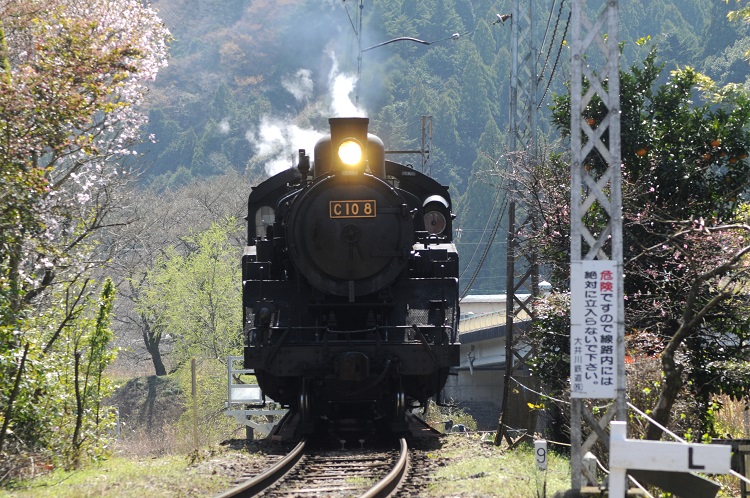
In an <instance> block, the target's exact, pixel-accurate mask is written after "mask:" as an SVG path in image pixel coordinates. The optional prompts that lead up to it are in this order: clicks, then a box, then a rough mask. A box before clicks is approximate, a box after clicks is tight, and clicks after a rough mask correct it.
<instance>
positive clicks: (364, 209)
mask: <svg viewBox="0 0 750 498" xmlns="http://www.w3.org/2000/svg"><path fill="white" fill-rule="evenodd" d="M328 211H329V216H330V217H331V218H375V200H374V199H372V200H367V201H329V203H328Z"/></svg>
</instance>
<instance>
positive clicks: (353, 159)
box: [339, 138, 362, 166]
mask: <svg viewBox="0 0 750 498" xmlns="http://www.w3.org/2000/svg"><path fill="white" fill-rule="evenodd" d="M339 159H341V162H342V163H344V165H345V166H357V165H359V164H360V163H361V162H362V144H361V143H359V142H358V141H357V140H354V139H353V138H347V139H346V140H344V141H343V142H341V144H340V145H339Z"/></svg>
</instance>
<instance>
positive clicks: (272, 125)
mask: <svg viewBox="0 0 750 498" xmlns="http://www.w3.org/2000/svg"><path fill="white" fill-rule="evenodd" d="M330 56H331V59H332V61H333V65H332V67H331V72H330V73H329V75H328V83H329V87H330V95H328V96H327V97H328V98H327V100H328V102H329V105H328V106H326V105H318V106H315V107H314V109H315V113H316V114H318V115H319V116H321V117H324V118H329V117H364V116H366V113H365V111H364V110H363V109H361V108H359V107H357V106H356V105H355V104H354V102H352V99H351V94H352V91H353V90H354V87H355V85H356V82H357V77H356V76H354V75H349V74H344V73H340V72H339V69H338V64H337V63H336V58H335V54H334V53H333V52H330ZM282 86H283V87H284V88H285V89H286V90H287V91H288V92H289V93H291V94H292V95H293V96H294V98H295V99H296V100H297V101H298V102H306V101H308V100H310V99H311V98H312V96H313V79H312V71H310V70H309V69H300V70H299V71H297V72H296V73H295V75H294V76H293V77H290V78H287V79H285V80H284V81H283V82H282ZM309 110H310V107H309V106H308V108H307V109H306V111H305V112H307V113H308V114H307V117H308V118H309V117H310V116H309ZM295 121H296V118H294V117H291V118H272V117H270V116H263V117H262V118H261V122H260V126H259V127H258V129H256V130H250V131H248V132H247V133H246V134H245V137H246V138H247V140H248V141H249V142H250V144H251V145H252V146H253V148H254V149H255V152H256V158H254V161H259V162H262V163H263V165H264V169H265V171H266V173H267V174H268V175H269V176H270V175H275V174H276V173H280V172H281V171H283V170H285V169H288V168H291V167H292V166H294V164H295V163H296V161H297V153H298V150H299V149H305V150H306V151H307V152H308V154H309V153H312V151H313V149H314V146H315V143H316V142H317V141H318V140H319V139H320V138H321V137H323V136H324V135H327V134H328V133H329V131H328V130H325V131H316V130H314V129H312V128H301V127H299V126H298V125H296V124H294V122H295Z"/></svg>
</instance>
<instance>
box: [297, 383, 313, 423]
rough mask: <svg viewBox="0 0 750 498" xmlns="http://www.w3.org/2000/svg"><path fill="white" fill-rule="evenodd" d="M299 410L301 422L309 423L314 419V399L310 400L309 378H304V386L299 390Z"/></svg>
mask: <svg viewBox="0 0 750 498" xmlns="http://www.w3.org/2000/svg"><path fill="white" fill-rule="evenodd" d="M297 411H298V412H299V419H300V422H301V423H303V424H307V423H309V422H310V421H311V420H312V401H311V400H310V383H309V382H308V381H307V379H302V387H301V388H300V390H299V398H298V401H297Z"/></svg>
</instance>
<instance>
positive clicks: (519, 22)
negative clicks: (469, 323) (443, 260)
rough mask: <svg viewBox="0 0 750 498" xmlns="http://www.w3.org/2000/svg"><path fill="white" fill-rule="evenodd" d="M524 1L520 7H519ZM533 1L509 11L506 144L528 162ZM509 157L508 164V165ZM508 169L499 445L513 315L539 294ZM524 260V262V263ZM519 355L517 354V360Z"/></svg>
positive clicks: (531, 152)
mask: <svg viewBox="0 0 750 498" xmlns="http://www.w3.org/2000/svg"><path fill="white" fill-rule="evenodd" d="M522 3H523V5H521V4H522ZM533 3H534V2H533V0H514V1H513V8H512V15H511V77H510V143H509V144H508V145H509V147H508V148H509V150H510V151H511V152H512V153H513V158H512V161H525V162H533V161H536V160H537V154H538V150H537V128H538V127H537V101H538V99H537V86H538V79H537V50H536V46H535V43H534V36H533V28H534V23H533V19H534V16H533V14H534V12H533ZM512 161H509V165H508V167H509V168H510V167H512V164H511V163H512ZM513 174H514V173H511V175H510V179H509V181H508V185H509V188H508V194H507V195H509V196H510V198H509V200H508V239H507V246H506V247H507V252H506V286H505V288H506V291H505V292H506V308H505V310H506V313H505V379H504V383H503V399H502V414H501V417H500V421H499V422H498V428H497V433H496V434H497V435H496V438H495V444H497V445H499V444H500V443H501V442H502V439H503V437H505V439H507V440H508V442H509V443H512V441H511V438H510V437H509V435H508V432H507V430H506V429H507V425H508V409H507V408H508V405H509V399H510V389H511V385H510V383H511V377H512V376H513V373H514V372H515V370H516V369H517V368H518V366H519V364H518V363H516V357H519V356H520V355H518V354H517V351H516V350H515V349H514V348H513V346H514V338H515V337H516V334H515V333H514V332H516V329H517V326H516V323H515V322H516V320H515V318H516V315H517V314H519V313H521V312H525V313H527V314H529V315H530V314H531V311H530V305H531V299H532V297H533V296H535V295H537V294H538V293H539V270H538V267H537V264H536V258H535V257H534V252H533V248H532V247H530V246H529V245H528V244H524V242H526V240H525V238H524V236H523V235H522V232H523V231H524V229H526V230H527V231H528V230H530V228H529V225H531V226H532V227H533V225H534V222H533V219H534V215H533V213H530V212H528V211H527V212H526V215H527V218H526V219H525V220H524V221H523V222H522V223H520V224H517V223H516V208H517V207H522V206H517V201H518V200H519V199H517V198H516V195H515V189H516V186H515V185H514V183H515V182H514V181H513ZM524 260H525V261H524ZM518 262H523V264H524V268H523V271H522V272H521V276H520V278H518V279H516V271H517V270H518V268H517V263H518ZM522 287H525V288H527V289H528V290H529V291H530V292H529V297H528V298H527V299H526V300H525V301H523V302H522V301H521V300H520V299H519V298H518V296H517V291H518V290H519V289H521V288H522ZM520 361H521V358H520V357H519V362H520Z"/></svg>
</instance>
